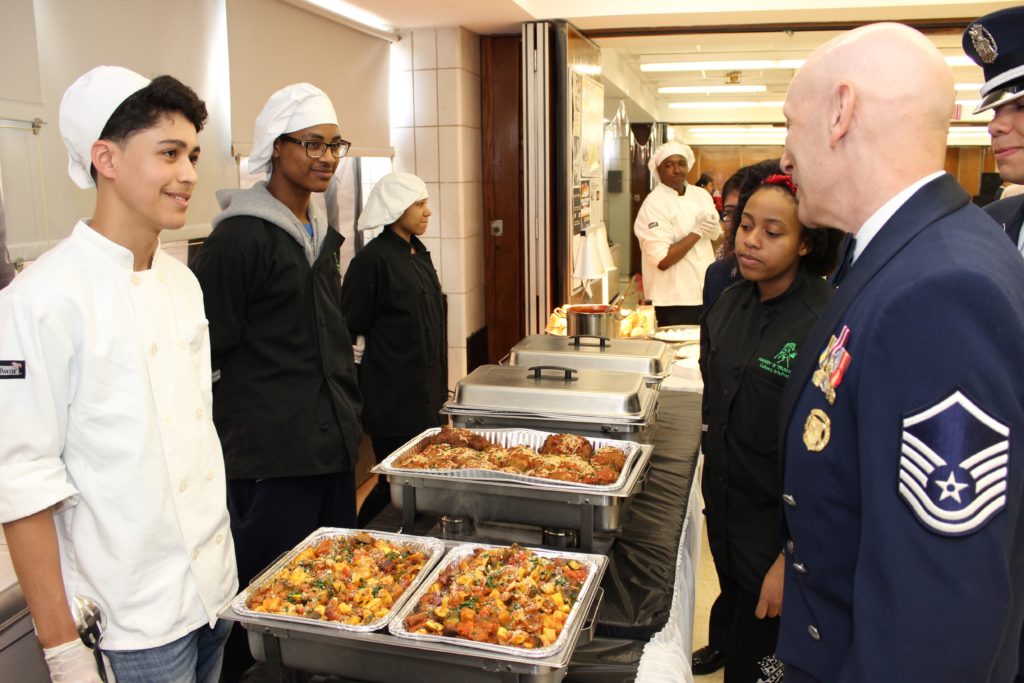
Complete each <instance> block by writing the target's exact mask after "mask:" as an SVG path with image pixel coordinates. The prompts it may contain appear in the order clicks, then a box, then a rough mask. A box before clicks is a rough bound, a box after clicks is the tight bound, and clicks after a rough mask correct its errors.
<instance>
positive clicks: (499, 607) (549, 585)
mask: <svg viewBox="0 0 1024 683" xmlns="http://www.w3.org/2000/svg"><path fill="white" fill-rule="evenodd" d="M588 573H589V569H588V567H587V566H586V565H584V564H583V563H581V562H578V561H577V560H575V559H566V558H560V557H542V556H540V555H538V554H537V553H535V552H533V551H532V550H528V549H526V548H523V547H521V546H518V545H512V546H510V547H507V548H476V549H474V551H473V553H472V555H466V556H465V557H463V558H461V559H458V560H457V561H455V562H453V563H452V564H450V565H449V566H448V567H446V568H445V569H444V570H442V571H441V572H440V574H439V575H438V578H437V580H436V581H434V583H433V584H432V585H431V586H430V587H429V588H428V589H427V590H426V592H425V593H424V594H423V595H422V597H421V598H420V599H419V602H418V603H417V604H416V606H415V607H414V608H412V611H411V613H410V614H409V616H407V617H406V618H405V623H404V625H405V629H406V630H407V631H408V632H409V633H412V634H419V635H436V636H442V637H443V636H448V637H452V638H463V639H468V640H472V641H477V642H482V643H493V644H496V645H503V646H510V647H517V648H524V649H527V650H532V649H535V648H536V649H540V648H545V647H548V646H550V645H552V644H553V643H554V642H555V641H556V640H558V636H559V634H560V633H561V632H562V629H563V627H564V626H565V623H566V620H567V619H568V618H569V614H570V612H571V611H572V606H573V605H574V604H575V603H576V600H577V598H578V597H579V595H580V591H581V589H582V587H583V584H584V583H585V582H586V580H587V575H588Z"/></svg>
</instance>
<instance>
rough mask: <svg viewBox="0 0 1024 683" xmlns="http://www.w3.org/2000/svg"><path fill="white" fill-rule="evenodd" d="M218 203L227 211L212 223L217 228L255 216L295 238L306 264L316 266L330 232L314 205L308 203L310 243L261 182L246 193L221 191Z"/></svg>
mask: <svg viewBox="0 0 1024 683" xmlns="http://www.w3.org/2000/svg"><path fill="white" fill-rule="evenodd" d="M217 201H218V202H219V203H220V207H221V208H222V209H224V210H223V211H221V212H220V213H219V214H217V215H216V216H215V217H214V219H213V227H214V228H216V227H217V226H218V225H219V224H220V222H221V221H224V220H226V219H228V218H232V217H233V216H253V217H255V218H260V219H263V220H265V221H269V222H271V223H273V224H274V225H276V226H277V227H279V228H281V229H282V230H284V231H285V232H286V233H288V234H289V235H291V236H292V239H294V240H295V241H296V242H298V243H299V245H300V246H301V247H302V249H303V251H304V252H305V254H306V261H308V262H309V265H313V262H314V261H316V257H317V255H318V254H319V253H320V247H321V245H322V244H323V243H324V235H326V234H327V231H328V230H329V229H330V228H329V227H328V225H327V217H326V216H325V215H324V213H323V211H322V210H321V209H320V207H318V206H317V205H316V204H315V203H314V202H312V201H311V202H310V203H309V209H308V211H309V220H310V222H311V223H312V224H313V239H312V240H310V239H309V234H308V233H307V232H306V228H305V227H304V226H303V225H302V223H301V222H300V221H299V219H298V218H296V217H295V214H293V213H292V212H291V210H290V209H289V208H288V207H287V206H285V205H284V204H282V203H281V202H279V201H278V200H277V199H275V198H274V195H272V194H270V192H269V191H268V190H267V183H266V182H265V181H262V180H261V181H260V182H258V183H256V184H255V185H253V186H252V187H251V188H249V189H247V190H219V191H218V192H217Z"/></svg>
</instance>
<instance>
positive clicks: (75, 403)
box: [0, 222, 238, 650]
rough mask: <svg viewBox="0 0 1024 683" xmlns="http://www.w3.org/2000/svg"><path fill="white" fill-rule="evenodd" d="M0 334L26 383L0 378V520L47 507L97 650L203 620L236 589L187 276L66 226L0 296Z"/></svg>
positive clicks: (157, 638)
mask: <svg viewBox="0 0 1024 683" xmlns="http://www.w3.org/2000/svg"><path fill="white" fill-rule="evenodd" d="M0 330H3V333H2V334H0V359H2V360H4V361H9V360H11V359H15V360H23V361H24V362H25V375H26V376H25V378H24V379H4V380H2V381H0V434H3V438H2V439H0V522H7V521H12V520H15V519H20V518H22V517H26V516H28V515H30V514H33V513H35V512H37V511H39V510H42V509H45V508H47V507H48V506H53V505H57V508H56V510H57V511H56V513H55V515H54V520H55V522H56V526H57V535H58V539H59V543H60V555H61V569H62V571H63V574H64V586H65V590H66V591H67V594H68V596H69V597H70V596H72V595H76V594H84V595H89V596H92V597H94V598H96V599H97V600H98V602H99V603H100V606H101V607H102V609H103V611H104V613H105V614H106V615H107V629H106V631H105V633H104V639H103V640H104V646H105V647H106V649H110V650H126V649H142V648H150V647H156V646H159V645H163V644H166V643H169V642H172V641H174V640H176V639H177V638H180V637H181V636H184V635H185V634H187V633H189V632H190V631H192V630H194V629H196V628H198V627H200V626H202V625H203V624H204V623H209V624H212V623H213V622H214V621H215V619H216V614H217V612H218V611H219V610H220V609H221V608H223V607H224V606H225V605H226V604H227V602H228V601H229V600H230V599H231V597H232V596H233V595H234V593H235V592H236V590H237V585H238V582H237V574H236V571H235V560H234V548H233V544H232V540H231V532H230V528H229V524H228V513H227V508H226V506H225V500H226V493H225V477H224V463H223V456H222V455H221V449H220V441H219V440H218V438H217V433H216V429H215V427H214V425H213V421H212V419H211V416H210V410H211V406H212V394H211V386H212V385H211V381H210V364H209V354H210V352H209V343H210V342H209V333H208V329H207V321H206V318H205V314H204V311H203V307H202V294H201V291H200V289H199V284H198V283H197V282H196V280H195V278H194V277H193V276H192V274H191V272H190V271H189V270H188V269H187V268H186V267H185V266H184V265H182V264H181V263H179V262H177V261H176V260H175V259H173V258H172V257H170V256H168V255H167V254H165V253H164V252H163V251H162V250H161V249H159V248H158V249H157V251H156V254H155V256H154V258H153V265H152V268H151V269H150V270H148V271H142V272H133V256H132V253H131V252H130V251H129V250H127V249H125V248H123V247H121V246H119V245H117V244H115V243H113V242H111V241H109V240H107V239H106V238H105V237H103V236H101V235H100V234H99V233H97V232H95V231H94V230H92V229H91V228H90V227H88V226H87V225H86V224H85V223H84V222H79V223H78V225H76V226H75V229H74V231H73V233H72V235H71V237H69V238H68V239H67V240H65V241H64V242H62V243H61V244H60V245H58V246H57V247H55V248H54V249H52V250H51V251H50V252H48V253H47V254H45V255H44V256H42V257H41V258H40V259H39V260H38V261H37V262H36V263H35V264H33V265H32V267H31V268H29V269H27V270H26V271H25V272H24V273H23V274H22V275H21V276H19V277H18V278H16V279H15V282H14V283H12V284H11V286H10V287H8V288H7V289H5V290H4V291H3V292H0ZM125 416H130V417H125ZM79 494H81V495H79ZM69 542H70V543H71V546H69ZM72 546H73V547H72Z"/></svg>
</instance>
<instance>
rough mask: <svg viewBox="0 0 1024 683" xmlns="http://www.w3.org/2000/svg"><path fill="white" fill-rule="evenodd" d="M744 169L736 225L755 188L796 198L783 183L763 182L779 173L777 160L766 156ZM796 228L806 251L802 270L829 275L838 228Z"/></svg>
mask: <svg viewBox="0 0 1024 683" xmlns="http://www.w3.org/2000/svg"><path fill="white" fill-rule="evenodd" d="M746 168H747V173H746V175H745V177H744V178H743V180H742V182H741V183H740V200H739V203H738V204H737V205H736V218H735V222H736V225H739V220H740V216H742V215H743V210H744V209H745V208H746V206H747V202H748V201H750V198H751V197H752V196H753V195H754V193H755V192H757V191H758V190H761V189H765V188H778V189H779V190H780V191H782V192H785V193H787V194H788V195H789V196H791V197H793V199H794V200H795V199H796V195H795V194H794V193H793V191H792V190H791V189H790V188H789V187H787V186H786V185H783V184H774V183H773V184H771V185H764V184H763V183H764V181H765V178H767V177H769V176H772V175H782V167H781V166H780V165H779V160H778V159H768V160H766V161H761V162H758V163H756V164H753V165H751V166H748V167H746ZM743 170H744V169H740V171H743ZM737 173H739V172H737ZM730 180H731V178H730ZM735 227H736V226H733V230H732V231H731V232H730V235H729V248H730V250H731V251H732V253H735V251H736V230H735ZM800 228H801V230H802V237H801V239H803V241H804V244H806V245H807V247H808V252H807V253H806V254H804V255H803V256H801V257H800V265H801V267H803V268H804V269H806V270H807V272H809V273H810V274H811V275H819V276H822V277H824V276H826V275H828V274H830V273H831V272H832V271H833V270H835V267H836V259H837V254H838V252H839V242H841V241H842V239H843V233H842V231H841V230H836V229H835V228H808V227H807V226H806V225H803V224H801V225H800Z"/></svg>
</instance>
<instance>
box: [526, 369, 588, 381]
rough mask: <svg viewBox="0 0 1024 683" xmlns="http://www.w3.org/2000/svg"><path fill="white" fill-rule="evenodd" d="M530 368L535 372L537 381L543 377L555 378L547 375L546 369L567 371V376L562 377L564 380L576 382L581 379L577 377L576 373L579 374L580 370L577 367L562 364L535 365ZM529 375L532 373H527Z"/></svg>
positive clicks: (534, 376)
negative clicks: (545, 373) (545, 374)
mask: <svg viewBox="0 0 1024 683" xmlns="http://www.w3.org/2000/svg"><path fill="white" fill-rule="evenodd" d="M528 370H529V371H530V372H531V373H533V379H535V380H537V381H540V380H542V379H555V378H553V377H545V376H544V371H545V370H556V371H558V372H562V373H565V376H564V377H562V381H565V382H575V381H577V380H578V379H579V378H578V377H576V375H578V374H579V370H577V369H575V368H567V367H565V366H562V365H533V366H531V367H529V368H528ZM527 377H530V375H527Z"/></svg>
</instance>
